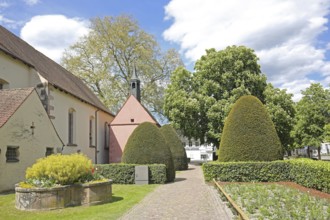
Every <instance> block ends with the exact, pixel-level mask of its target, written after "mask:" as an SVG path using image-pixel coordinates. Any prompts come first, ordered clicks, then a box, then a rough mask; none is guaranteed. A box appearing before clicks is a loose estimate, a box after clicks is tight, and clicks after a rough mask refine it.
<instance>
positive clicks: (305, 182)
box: [203, 159, 330, 193]
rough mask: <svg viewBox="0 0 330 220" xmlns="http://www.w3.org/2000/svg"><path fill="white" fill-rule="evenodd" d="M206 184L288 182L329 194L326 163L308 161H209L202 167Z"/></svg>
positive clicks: (329, 178)
mask: <svg viewBox="0 0 330 220" xmlns="http://www.w3.org/2000/svg"><path fill="white" fill-rule="evenodd" d="M203 171H204V178H205V180H206V181H211V180H212V179H216V180H219V181H224V182H278V181H292V182H295V183H298V184H300V185H302V186H305V187H309V188H313V189H317V190H321V191H323V192H326V193H330V163H329V162H325V161H314V160H311V159H294V160H285V161H272V162H225V163H224V162H211V163H205V164H203Z"/></svg>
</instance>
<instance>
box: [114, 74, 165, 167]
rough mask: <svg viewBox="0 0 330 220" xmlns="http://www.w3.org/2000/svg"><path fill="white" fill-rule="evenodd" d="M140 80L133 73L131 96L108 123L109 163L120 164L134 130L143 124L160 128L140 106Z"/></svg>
mask: <svg viewBox="0 0 330 220" xmlns="http://www.w3.org/2000/svg"><path fill="white" fill-rule="evenodd" d="M140 94H141V91H140V80H139V79H138V77H137V75H136V71H134V73H133V77H132V79H131V95H130V96H129V97H128V99H127V100H126V102H125V103H124V105H123V106H122V108H121V109H120V110H119V112H118V113H117V115H116V117H115V118H114V119H113V121H112V122H111V123H110V141H109V144H110V146H109V163H120V162H121V156H122V154H123V151H124V148H125V145H126V143H127V140H128V138H129V136H130V135H131V134H132V133H133V131H134V129H135V128H136V127H137V126H138V125H139V124H141V123H143V122H146V121H147V122H151V123H154V124H156V125H157V126H160V125H159V124H158V122H157V121H156V119H155V118H154V117H153V116H152V115H151V114H150V112H149V111H148V110H147V109H146V108H145V107H144V106H143V105H142V104H141V102H140V101H141V95H140Z"/></svg>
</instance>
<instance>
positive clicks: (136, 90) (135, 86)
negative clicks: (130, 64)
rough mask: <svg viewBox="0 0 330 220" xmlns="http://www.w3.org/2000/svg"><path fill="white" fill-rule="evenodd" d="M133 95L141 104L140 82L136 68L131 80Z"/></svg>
mask: <svg viewBox="0 0 330 220" xmlns="http://www.w3.org/2000/svg"><path fill="white" fill-rule="evenodd" d="M131 95H134V96H135V98H136V99H137V100H138V101H139V102H140V101H141V90H140V80H139V78H138V76H137V74H136V69H135V68H134V71H133V76H132V78H131Z"/></svg>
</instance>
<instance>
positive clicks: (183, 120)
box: [164, 46, 266, 146]
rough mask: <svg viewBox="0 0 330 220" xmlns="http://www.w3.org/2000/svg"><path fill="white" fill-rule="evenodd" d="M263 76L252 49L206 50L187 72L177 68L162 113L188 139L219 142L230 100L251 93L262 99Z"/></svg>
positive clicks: (216, 144)
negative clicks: (193, 67)
mask: <svg viewBox="0 0 330 220" xmlns="http://www.w3.org/2000/svg"><path fill="white" fill-rule="evenodd" d="M265 87H266V77H265V75H264V74H262V73H261V70H260V66H259V64H258V57H257V56H256V55H255V53H254V51H253V50H252V49H249V48H247V47H244V46H231V47H227V48H226V49H224V50H220V51H216V50H215V49H209V50H206V55H204V56H202V57H201V58H200V59H199V60H198V61H197V62H196V64H195V72H194V73H191V72H189V71H187V70H186V69H184V68H179V69H177V70H176V71H174V72H173V73H172V76H171V83H170V84H169V86H168V88H167V89H166V91H165V103H164V112H165V115H166V116H167V117H168V118H169V120H170V121H171V123H172V124H173V126H174V128H176V129H178V130H180V131H181V132H182V133H183V135H185V136H186V137H188V138H194V139H196V140H200V141H201V143H202V144H203V143H204V138H205V137H206V138H207V140H206V141H207V142H208V143H213V144H214V145H215V146H218V145H219V140H220V137H221V134H222V130H223V126H224V121H225V118H226V117H227V115H228V113H229V111H230V109H231V107H232V105H233V104H234V102H235V101H236V100H237V99H238V98H239V97H240V96H242V95H247V94H251V95H254V96H257V97H258V98H259V99H261V100H262V101H263V100H264V95H263V91H264V90H265Z"/></svg>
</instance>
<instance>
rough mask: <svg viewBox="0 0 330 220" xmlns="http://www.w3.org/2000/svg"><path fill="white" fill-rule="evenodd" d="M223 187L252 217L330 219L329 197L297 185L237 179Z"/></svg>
mask: <svg viewBox="0 0 330 220" xmlns="http://www.w3.org/2000/svg"><path fill="white" fill-rule="evenodd" d="M223 188H224V189H225V191H226V192H227V193H228V194H229V195H230V197H231V198H233V199H234V201H235V203H236V204H238V205H239V206H240V207H242V209H243V210H244V212H245V213H246V214H248V216H249V218H250V219H314V220H316V219H319V220H324V219H330V212H328V211H327V209H328V210H330V203H329V201H328V200H327V199H320V198H318V197H314V196H312V195H309V194H308V193H306V192H301V191H300V190H298V189H294V188H291V187H287V186H283V185H279V184H237V183H233V184H226V185H225V186H224V187H223ZM269 198H271V199H269Z"/></svg>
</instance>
